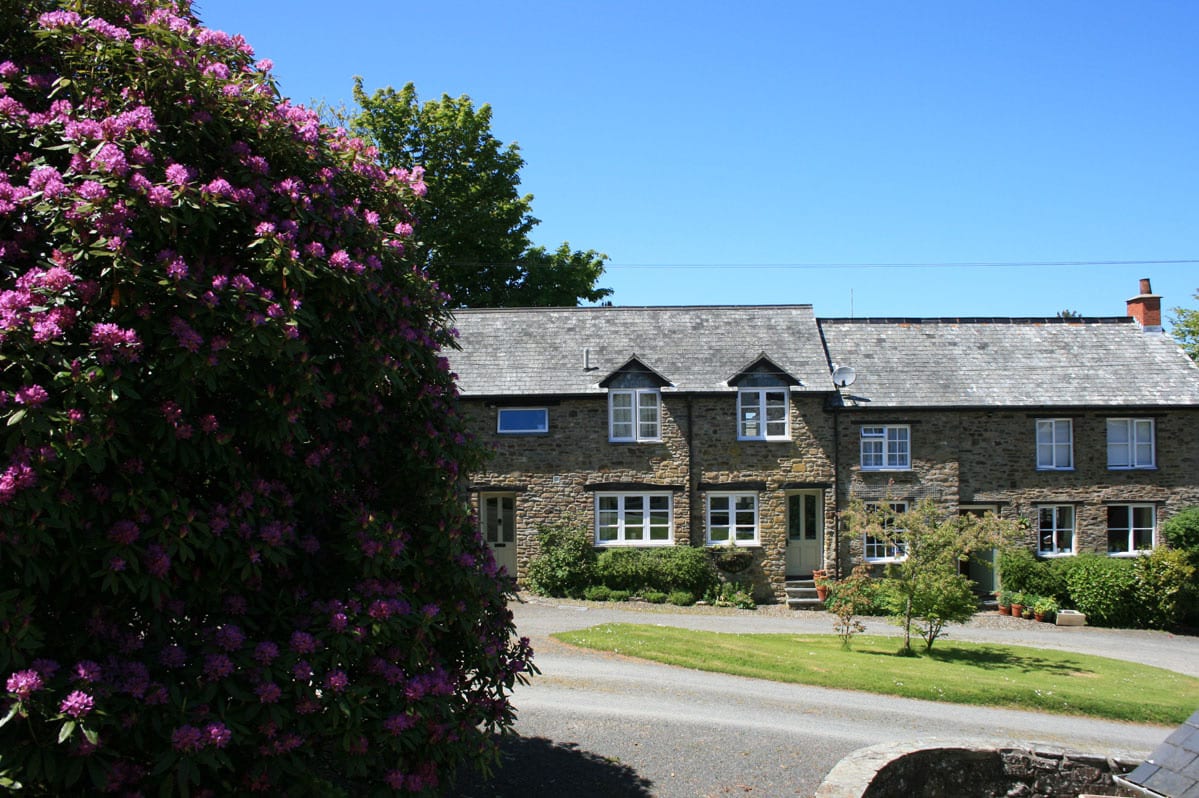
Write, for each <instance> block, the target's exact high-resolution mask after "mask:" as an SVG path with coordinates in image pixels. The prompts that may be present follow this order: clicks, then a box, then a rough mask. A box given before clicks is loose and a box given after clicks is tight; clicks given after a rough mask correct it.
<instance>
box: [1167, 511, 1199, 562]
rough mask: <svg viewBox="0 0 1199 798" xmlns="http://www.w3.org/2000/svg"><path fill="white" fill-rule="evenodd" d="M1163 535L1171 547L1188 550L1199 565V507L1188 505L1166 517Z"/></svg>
mask: <svg viewBox="0 0 1199 798" xmlns="http://www.w3.org/2000/svg"><path fill="white" fill-rule="evenodd" d="M1162 535H1163V536H1164V537H1165V539H1166V542H1167V543H1169V544H1170V546H1171V547H1173V548H1175V549H1181V550H1182V551H1185V552H1187V553H1188V554H1190V555H1191V557H1192V559H1193V560H1194V561H1195V562H1196V564H1197V565H1199V507H1188V508H1187V509H1185V510H1183V511H1182V512H1180V513H1176V514H1174V515H1172V516H1170V518H1168V519H1166V522H1165V523H1164V524H1162Z"/></svg>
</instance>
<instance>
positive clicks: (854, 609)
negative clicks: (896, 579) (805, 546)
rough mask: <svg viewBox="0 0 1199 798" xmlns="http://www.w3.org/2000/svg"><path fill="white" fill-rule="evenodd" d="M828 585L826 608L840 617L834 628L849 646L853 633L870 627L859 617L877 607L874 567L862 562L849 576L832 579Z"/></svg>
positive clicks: (845, 645) (834, 623)
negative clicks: (872, 571) (836, 579)
mask: <svg viewBox="0 0 1199 798" xmlns="http://www.w3.org/2000/svg"><path fill="white" fill-rule="evenodd" d="M828 586H829V588H828V589H829V592H828V599H827V600H826V601H825V602H824V606H825V609H827V610H828V611H829V612H831V613H832V614H833V615H834V616H835V617H836V619H837V620H836V621H834V622H833V628H834V630H836V632H837V636H838V637H840V638H841V645H843V646H844V647H845V648H849V643H850V640H851V639H852V638H853V636H854V635H855V634H859V633H861V632H864V631H865V630H866V627H865V625H864V624H863V623H862V622H861V621H859V620H858V619H857V617H856V616H858V615H869V614H871V611H872V610H874V601H875V598H876V596H877V590H876V588H875V585H874V580H873V579H871V578H870V568H869V566H866V565H858V566H857V567H855V568H854V569H853V571H852V572H851V573H850V575H849V576H847V577H845V578H844V579H841V580H838V581H835V582H829V583H828Z"/></svg>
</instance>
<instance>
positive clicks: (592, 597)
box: [583, 585, 612, 601]
mask: <svg viewBox="0 0 1199 798" xmlns="http://www.w3.org/2000/svg"><path fill="white" fill-rule="evenodd" d="M583 598H585V599H587V600H588V601H609V600H610V599H611V598H612V589H611V588H609V587H607V586H606V585H591V586H590V587H588V588H587V589H586V590H584V591H583Z"/></svg>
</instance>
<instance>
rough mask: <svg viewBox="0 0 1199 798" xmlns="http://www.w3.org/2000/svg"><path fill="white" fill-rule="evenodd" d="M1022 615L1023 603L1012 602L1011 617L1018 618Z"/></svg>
mask: <svg viewBox="0 0 1199 798" xmlns="http://www.w3.org/2000/svg"><path fill="white" fill-rule="evenodd" d="M1022 615H1024V605H1023V604H1013V605H1012V617H1013V618H1019V617H1021V616H1022Z"/></svg>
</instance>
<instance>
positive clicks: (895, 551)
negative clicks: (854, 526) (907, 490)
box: [862, 501, 908, 563]
mask: <svg viewBox="0 0 1199 798" xmlns="http://www.w3.org/2000/svg"><path fill="white" fill-rule="evenodd" d="M887 504H888V506H890V508H891V512H893V513H895V514H896V515H903V514H904V513H906V512H907V511H908V503H907V502H906V501H902V502H887ZM878 508H879V505H878V504H867V505H866V511H867V512H874V511H876V510H878ZM896 521H897V519H895V518H890V519H888V521H886V522H884V526H886V527H887V528H888V529H890V530H891V531H892V532H893V533H902V532H903V527H902V526H894V524H895V523H896ZM907 558H908V544H907V543H906V542H905V541H902V540H897V541H887V540H880V539H878V538H876V537H874V536H873V535H868V534H866V533H862V560H863V561H864V562H869V563H889V562H903V561H904V560H906V559H907Z"/></svg>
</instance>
